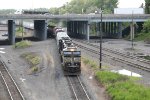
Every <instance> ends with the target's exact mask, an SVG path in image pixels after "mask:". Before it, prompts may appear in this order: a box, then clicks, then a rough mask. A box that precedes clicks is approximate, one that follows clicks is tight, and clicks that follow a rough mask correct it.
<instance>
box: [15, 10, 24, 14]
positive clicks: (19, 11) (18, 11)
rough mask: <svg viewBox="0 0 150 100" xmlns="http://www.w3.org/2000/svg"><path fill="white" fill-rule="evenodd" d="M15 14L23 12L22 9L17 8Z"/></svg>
mask: <svg viewBox="0 0 150 100" xmlns="http://www.w3.org/2000/svg"><path fill="white" fill-rule="evenodd" d="M14 14H22V10H17V11H16V12H15V13H14Z"/></svg>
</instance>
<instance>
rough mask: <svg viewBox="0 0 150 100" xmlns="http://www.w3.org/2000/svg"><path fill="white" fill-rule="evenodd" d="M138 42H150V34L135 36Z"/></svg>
mask: <svg viewBox="0 0 150 100" xmlns="http://www.w3.org/2000/svg"><path fill="white" fill-rule="evenodd" d="M135 40H136V41H145V42H150V33H139V34H136V35H135Z"/></svg>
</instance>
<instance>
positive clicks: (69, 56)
mask: <svg viewBox="0 0 150 100" xmlns="http://www.w3.org/2000/svg"><path fill="white" fill-rule="evenodd" d="M56 41H57V46H58V49H59V53H60V59H61V63H62V67H63V70H64V74H65V75H79V74H80V73H81V51H80V50H78V48H77V47H76V46H75V45H74V44H73V42H72V40H71V38H70V37H69V36H68V35H67V33H66V32H62V31H61V32H57V35H56Z"/></svg>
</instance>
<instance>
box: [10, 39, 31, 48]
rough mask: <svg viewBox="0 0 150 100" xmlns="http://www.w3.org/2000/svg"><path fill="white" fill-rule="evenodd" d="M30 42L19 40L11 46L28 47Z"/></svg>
mask: <svg viewBox="0 0 150 100" xmlns="http://www.w3.org/2000/svg"><path fill="white" fill-rule="evenodd" d="M31 45H32V43H31V41H28V40H23V41H21V42H17V43H15V44H14V45H13V48H26V47H29V46H31Z"/></svg>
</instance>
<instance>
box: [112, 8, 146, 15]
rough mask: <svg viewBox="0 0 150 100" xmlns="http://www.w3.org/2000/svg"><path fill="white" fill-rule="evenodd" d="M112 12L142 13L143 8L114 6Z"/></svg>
mask: <svg viewBox="0 0 150 100" xmlns="http://www.w3.org/2000/svg"><path fill="white" fill-rule="evenodd" d="M114 14H144V9H143V8H114Z"/></svg>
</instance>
